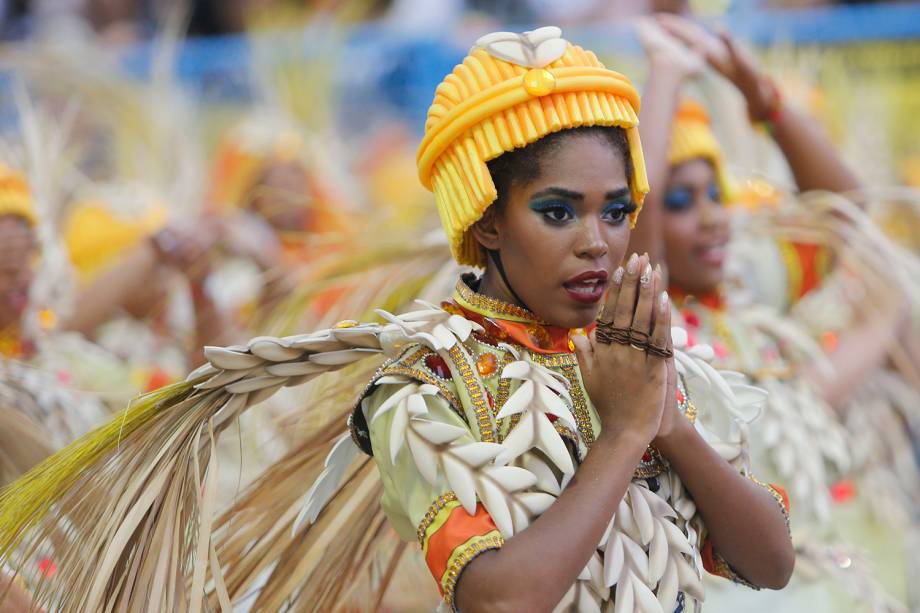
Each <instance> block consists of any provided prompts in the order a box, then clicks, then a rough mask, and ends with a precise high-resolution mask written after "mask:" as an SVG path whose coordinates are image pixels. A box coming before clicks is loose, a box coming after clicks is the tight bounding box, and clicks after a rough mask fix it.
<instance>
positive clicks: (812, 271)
mask: <svg viewBox="0 0 920 613" xmlns="http://www.w3.org/2000/svg"><path fill="white" fill-rule="evenodd" d="M791 245H792V248H793V249H794V250H795V253H796V256H797V257H798V264H799V266H800V269H801V273H802V283H801V285H800V286H799V288H798V296H796V298H802V297H803V296H805V295H806V294H807V293H808V292H810V291H811V290H813V289H815V288H816V287H818V286H819V285H820V284H821V281H823V280H824V275H825V273H826V271H825V270H824V265H823V264H824V262H825V260H826V257H827V253H826V250H825V248H824V247H823V246H821V245H813V244H807V243H791Z"/></svg>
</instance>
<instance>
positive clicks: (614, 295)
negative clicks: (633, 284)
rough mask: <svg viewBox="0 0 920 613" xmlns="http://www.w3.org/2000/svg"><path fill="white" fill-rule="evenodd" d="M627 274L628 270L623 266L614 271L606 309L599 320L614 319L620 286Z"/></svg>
mask: <svg viewBox="0 0 920 613" xmlns="http://www.w3.org/2000/svg"><path fill="white" fill-rule="evenodd" d="M625 274H626V270H625V269H624V268H623V267H622V266H620V267H618V268H617V269H616V270H615V271H613V276H612V277H611V278H610V288H609V289H608V290H607V297H606V299H605V300H604V307H603V308H602V309H601V314H600V316H598V319H599V320H601V321H611V320H612V319H613V312H614V309H615V308H616V305H617V300H618V299H619V297H620V286H621V285H622V283H623V277H624V275H625Z"/></svg>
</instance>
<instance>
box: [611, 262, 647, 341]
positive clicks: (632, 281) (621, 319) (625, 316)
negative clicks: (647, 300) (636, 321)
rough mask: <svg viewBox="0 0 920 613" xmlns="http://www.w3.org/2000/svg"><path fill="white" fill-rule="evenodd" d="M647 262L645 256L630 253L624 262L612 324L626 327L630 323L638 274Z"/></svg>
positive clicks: (634, 306)
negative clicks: (624, 266) (624, 267)
mask: <svg viewBox="0 0 920 613" xmlns="http://www.w3.org/2000/svg"><path fill="white" fill-rule="evenodd" d="M647 262H648V258H647V257H646V256H644V255H643V256H641V257H640V256H639V255H637V254H635V253H634V254H632V255H631V256H629V261H628V262H626V270H625V274H624V275H623V282H622V283H621V284H620V295H619V296H618V297H617V301H616V306H615V307H614V310H613V325H614V326H616V327H617V328H628V327H629V326H630V325H631V324H632V320H633V312H635V310H636V295H637V294H638V284H639V275H640V274H641V272H640V271H641V270H642V268H644V267H645V264H646V263H647Z"/></svg>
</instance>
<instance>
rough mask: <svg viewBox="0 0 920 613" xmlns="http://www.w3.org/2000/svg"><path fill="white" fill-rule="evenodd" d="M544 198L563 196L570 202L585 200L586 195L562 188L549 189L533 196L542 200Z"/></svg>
mask: <svg viewBox="0 0 920 613" xmlns="http://www.w3.org/2000/svg"><path fill="white" fill-rule="evenodd" d="M543 196H562V197H563V198H568V199H569V200H584V199H585V195H584V194H582V193H581V192H573V191H572V190H570V189H564V188H562V187H547V188H546V189H542V190H540V191H538V192H537V193H536V194H534V195H533V196H531V198H542V197H543Z"/></svg>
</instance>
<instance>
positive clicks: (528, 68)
mask: <svg viewBox="0 0 920 613" xmlns="http://www.w3.org/2000/svg"><path fill="white" fill-rule="evenodd" d="M561 35H562V32H561V30H559V28H555V27H546V28H540V29H538V30H534V31H533V32H525V33H523V34H513V33H510V32H496V33H494V34H489V35H487V36H483V37H482V38H480V39H479V40H478V41H477V42H476V46H475V47H473V49H472V51H470V53H469V55H467V57H466V58H465V59H464V60H463V63H461V64H459V65H457V66H456V67H455V68H454V70H453V72H452V73H451V74H449V75H447V77H445V78H444V80H443V81H442V82H441V84H440V85H438V88H437V90H436V91H435V97H434V101H433V102H432V104H431V107H430V108H429V109H428V119H427V121H426V122H425V136H424V138H423V139H422V143H421V145H420V146H419V149H418V154H417V156H416V162H417V164H418V171H419V178H420V179H421V181H422V184H423V185H424V186H425V187H426V188H428V189H430V190H432V191H433V192H434V195H435V201H436V202H437V204H438V212H439V213H440V215H441V223H442V224H443V225H444V229H445V230H446V232H447V238H448V241H449V242H450V247H451V251H452V253H453V255H454V258H455V259H456V260H457V261H458V262H459V263H461V264H469V265H473V266H484V265H485V261H486V257H485V252H484V251H483V249H482V248H481V246H480V245H479V243H478V242H477V241H476V239H475V238H474V237H473V236H472V235H471V234H470V233H469V232H467V230H469V228H470V226H472V225H473V224H474V223H476V222H477V221H478V220H479V219H480V218H481V217H482V215H483V213H484V212H485V210H486V209H487V208H488V207H489V205H490V204H492V202H493V201H494V200H495V198H496V196H497V194H496V191H495V184H494V183H493V182H492V177H491V176H490V175H489V170H488V167H487V166H486V162H488V161H489V160H491V159H494V158H496V157H498V156H500V155H501V154H503V153H505V152H508V151H512V150H514V149H517V148H520V147H524V146H526V145H528V144H530V143H532V142H534V141H536V140H539V139H540V138H543V137H544V136H546V135H547V134H551V133H553V132H557V131H559V130H565V129H568V128H576V127H580V126H617V127H620V128H624V130H625V132H626V137H627V140H628V142H629V148H630V157H631V159H632V165H633V177H632V184H631V185H630V190H631V192H632V197H633V200H634V201H635V203H636V205H637V208H636V211H635V212H634V213H633V214H632V215H631V216H630V223H631V224H632V225H634V224H635V222H636V217H637V216H638V214H639V209H640V208H641V206H642V201H643V199H644V198H645V194H646V193H647V192H648V179H647V178H646V174H645V160H644V159H643V157H642V146H641V144H640V142H639V131H638V124H639V118H638V114H639V94H638V93H637V92H636V90H635V89H634V88H633V86H632V84H631V83H630V82H629V80H628V79H627V78H626V77H624V76H623V75H621V74H619V73H617V72H613V71H612V70H607V69H606V68H605V67H604V65H603V64H601V62H600V61H599V60H598V59H597V57H596V56H595V55H594V54H593V53H591V52H590V51H585V50H584V49H582V48H581V47H578V46H576V45H572V44H569V43H568V42H566V41H565V40H564V39H563V38H561Z"/></svg>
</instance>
